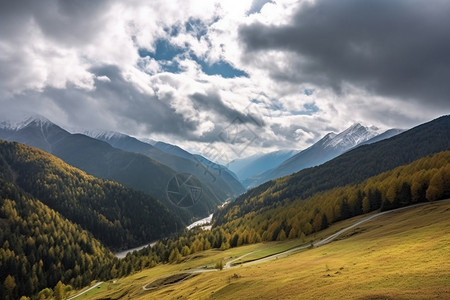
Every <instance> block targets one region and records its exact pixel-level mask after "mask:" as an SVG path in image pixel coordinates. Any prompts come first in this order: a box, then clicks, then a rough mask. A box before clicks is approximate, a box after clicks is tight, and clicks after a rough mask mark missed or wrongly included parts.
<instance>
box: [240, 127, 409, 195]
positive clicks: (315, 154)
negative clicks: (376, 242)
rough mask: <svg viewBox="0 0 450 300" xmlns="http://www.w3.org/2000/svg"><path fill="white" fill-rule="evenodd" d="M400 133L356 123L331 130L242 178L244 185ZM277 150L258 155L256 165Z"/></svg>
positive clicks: (269, 178)
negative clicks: (270, 166) (302, 147)
mask: <svg viewBox="0 0 450 300" xmlns="http://www.w3.org/2000/svg"><path fill="white" fill-rule="evenodd" d="M400 132H402V130H400V129H391V130H388V131H385V132H380V130H379V129H378V128H376V127H374V126H371V127H368V126H363V125H361V124H359V123H356V124H353V125H352V126H350V127H349V128H347V129H346V130H344V131H342V132H340V133H338V134H336V133H333V132H331V133H328V134H327V135H325V136H324V137H323V138H322V139H320V140H319V141H318V142H316V143H315V144H313V145H312V146H310V147H309V148H307V149H305V150H303V151H297V153H293V152H287V154H288V155H289V154H291V153H292V154H293V155H291V156H290V157H288V158H287V159H286V160H284V161H282V162H280V163H279V164H277V165H276V166H274V167H272V168H267V169H266V170H264V171H262V172H259V173H254V174H253V175H251V176H248V177H247V178H245V179H243V180H242V181H243V183H244V185H245V186H246V187H249V188H252V187H256V186H258V185H260V184H262V183H264V182H267V181H269V180H272V179H275V178H280V177H283V176H286V175H290V174H293V173H295V172H298V171H300V170H303V169H306V168H309V167H313V166H318V165H320V164H323V163H324V162H327V161H329V160H330V159H333V158H335V157H337V156H338V155H340V154H342V153H344V152H346V151H348V150H350V149H352V148H355V147H358V146H360V145H363V144H369V143H373V142H376V141H380V140H383V139H386V138H390V137H392V136H394V135H396V134H399V133H400ZM277 153H278V152H275V153H269V155H267V156H261V157H260V158H259V159H258V160H257V162H258V163H259V165H261V164H262V162H264V161H267V160H272V161H273V162H276V161H277V160H274V159H273V157H274V155H273V154H277ZM249 167H250V168H254V166H253V165H252V164H250V165H249ZM244 170H245V171H244V172H243V173H246V174H248V173H251V172H249V170H248V169H244Z"/></svg>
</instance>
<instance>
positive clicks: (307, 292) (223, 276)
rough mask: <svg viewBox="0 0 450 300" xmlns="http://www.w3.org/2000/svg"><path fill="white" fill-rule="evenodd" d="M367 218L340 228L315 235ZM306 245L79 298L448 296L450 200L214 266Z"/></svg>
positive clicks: (234, 254) (139, 277)
mask: <svg viewBox="0 0 450 300" xmlns="http://www.w3.org/2000/svg"><path fill="white" fill-rule="evenodd" d="M366 217H367V216H359V217H356V218H353V219H350V220H346V221H343V222H340V223H337V224H334V225H333V226H331V227H330V228H328V229H327V230H325V231H323V232H320V233H319V234H318V235H317V236H315V237H314V238H315V240H316V241H317V240H320V239H322V238H324V237H327V236H329V235H331V234H333V233H335V232H337V231H338V230H340V229H342V228H346V227H348V226H350V225H352V224H354V223H356V222H357V221H359V220H362V219H364V218H366ZM300 244H301V243H300V241H297V240H290V241H287V242H278V243H263V244H256V245H249V246H243V247H238V248H234V249H230V250H227V251H217V250H209V251H205V252H202V253H197V254H194V255H192V256H191V257H189V258H188V259H187V260H186V261H184V262H183V263H180V264H175V265H170V264H167V265H161V266H157V267H155V268H153V269H148V270H145V271H142V272H139V273H136V274H134V275H132V276H129V277H126V278H121V279H118V280H117V281H113V282H109V283H103V284H102V286H101V288H99V289H98V292H95V289H94V290H93V292H94V293H92V294H90V295H89V296H80V297H76V298H75V299H106V298H107V299H128V298H129V297H130V298H131V299H450V201H443V202H436V203H429V204H426V205H423V206H419V207H412V208H407V209H404V210H400V211H395V212H391V213H387V214H384V215H382V216H379V217H377V218H374V219H372V220H370V221H367V222H365V223H362V224H359V225H357V226H355V227H353V228H351V229H350V230H348V231H346V232H345V233H343V234H342V235H340V236H339V237H338V238H337V239H336V240H335V241H333V242H332V243H330V244H327V245H324V246H320V247H317V248H313V249H303V250H298V251H296V252H294V253H292V255H289V256H285V257H279V258H277V259H272V260H270V261H265V262H261V263H258V264H249V265H242V266H238V267H234V268H229V269H224V270H222V271H213V269H212V268H213V267H214V264H215V263H216V262H217V261H218V260H220V259H223V260H224V262H225V263H226V262H229V261H232V260H236V259H237V258H240V257H241V260H242V261H245V259H244V257H242V256H244V255H246V254H247V256H246V257H247V259H250V258H252V256H253V258H254V259H257V258H258V255H259V256H261V257H262V256H263V255H270V254H273V253H277V252H281V251H284V250H287V249H289V248H293V247H296V246H299V245H300ZM255 253H256V254H255ZM258 253H259V254H258ZM198 268H202V269H210V268H211V272H204V273H198V274H196V275H195V276H182V275H180V276H179V277H180V278H181V279H180V280H178V281H177V280H174V283H173V284H168V285H164V286H162V287H159V288H158V287H157V285H156V288H152V289H147V288H144V287H145V286H147V285H148V284H149V283H152V282H153V283H155V280H156V279H159V281H160V282H164V281H168V282H169V283H170V280H169V279H170V278H172V277H174V276H173V275H176V274H179V273H192V272H193V271H194V270H196V269H198ZM166 277H167V278H166ZM176 277H177V276H175V277H174V278H176ZM162 278H164V279H166V280H162ZM154 286H155V285H153V286H152V287H154Z"/></svg>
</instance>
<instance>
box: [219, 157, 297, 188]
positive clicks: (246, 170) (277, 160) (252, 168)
mask: <svg viewBox="0 0 450 300" xmlns="http://www.w3.org/2000/svg"><path fill="white" fill-rule="evenodd" d="M297 153H298V151H296V150H279V151H273V152H270V153H260V154H255V155H252V156H249V157H245V158H238V159H235V160H233V161H231V162H230V163H229V164H228V168H229V169H230V170H231V171H233V172H234V173H235V174H236V175H237V176H238V178H239V179H240V180H241V181H243V182H245V180H246V179H247V178H249V177H252V176H254V175H256V174H258V173H262V172H264V171H267V170H270V169H273V168H275V167H277V166H278V165H280V164H281V163H282V162H284V161H285V160H287V159H289V158H291V157H292V156H293V155H295V154H297ZM244 185H245V184H244Z"/></svg>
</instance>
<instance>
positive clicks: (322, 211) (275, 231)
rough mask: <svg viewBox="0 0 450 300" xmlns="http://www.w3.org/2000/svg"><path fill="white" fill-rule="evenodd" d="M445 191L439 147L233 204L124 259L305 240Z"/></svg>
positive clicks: (449, 183) (161, 258)
mask: <svg viewBox="0 0 450 300" xmlns="http://www.w3.org/2000/svg"><path fill="white" fill-rule="evenodd" d="M264 196H265V195H261V197H264ZM448 197H450V151H445V152H441V153H437V154H434V155H432V156H428V157H424V158H422V159H419V160H416V161H414V162H413V163H411V164H409V165H405V166H401V167H398V168H395V169H393V170H391V171H387V172H384V173H382V174H380V175H378V176H374V177H371V178H369V179H367V180H365V181H363V182H361V183H359V184H354V185H347V186H344V187H337V188H335V189H331V190H328V191H325V192H322V193H317V194H315V195H314V196H312V197H309V198H307V199H296V200H293V201H285V202H283V203H277V204H275V205H273V206H271V207H264V208H261V209H259V210H255V211H252V212H250V213H247V214H245V215H243V216H239V215H240V214H241V213H240V211H239V210H238V208H235V209H233V210H227V211H226V212H227V214H225V215H224V216H225V219H227V220H229V221H227V222H226V223H223V224H221V225H215V226H213V227H212V229H211V230H207V231H203V230H197V231H189V232H186V233H184V234H182V235H180V236H178V237H171V238H170V239H167V240H164V241H162V242H159V243H157V244H156V245H155V246H153V247H152V248H145V249H143V250H141V251H139V252H137V253H134V254H131V255H129V256H128V257H127V258H126V261H127V262H131V264H132V265H134V266H141V265H144V264H148V261H154V262H156V263H158V262H170V263H177V262H181V261H184V260H185V259H186V257H188V256H189V255H192V254H194V253H199V252H202V251H204V250H209V249H220V250H226V249H229V248H235V247H239V246H242V245H247V244H255V243H260V242H268V241H285V240H288V239H296V238H299V239H300V240H301V241H303V242H306V241H308V240H309V239H310V238H309V237H310V236H311V235H312V234H315V233H318V232H320V231H321V230H323V229H326V228H328V226H330V225H331V224H333V223H336V222H338V221H340V220H345V219H348V218H351V217H353V216H358V215H362V214H364V213H368V212H372V211H377V210H378V211H379V210H389V209H393V208H398V207H403V206H407V205H410V204H415V203H421V202H428V201H435V200H439V199H445V198H448ZM255 201H258V199H255ZM199 255H201V254H199ZM139 269H140V268H136V269H135V270H139Z"/></svg>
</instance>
